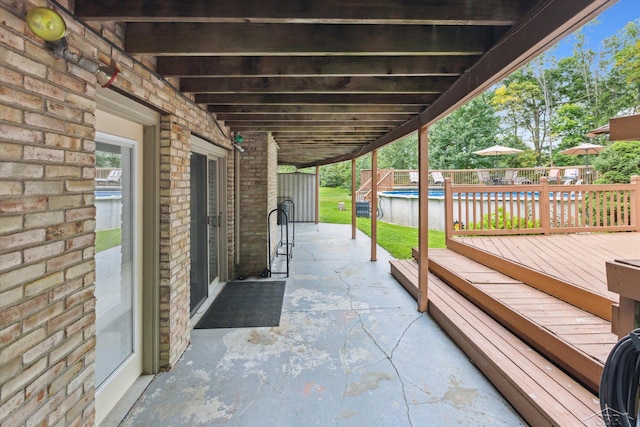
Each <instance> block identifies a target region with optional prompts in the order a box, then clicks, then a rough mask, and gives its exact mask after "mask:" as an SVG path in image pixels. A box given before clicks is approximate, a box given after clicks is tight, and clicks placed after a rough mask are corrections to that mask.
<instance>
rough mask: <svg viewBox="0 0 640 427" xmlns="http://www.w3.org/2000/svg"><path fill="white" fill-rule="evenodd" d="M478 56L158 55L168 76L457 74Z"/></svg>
mask: <svg viewBox="0 0 640 427" xmlns="http://www.w3.org/2000/svg"><path fill="white" fill-rule="evenodd" d="M478 58H479V55H468V56H460V55H456V56H331V57H327V56H300V57H296V59H295V60H294V61H292V60H291V58H290V57H288V56H265V57H260V56H161V57H159V58H158V60H157V71H158V73H160V74H162V75H163V76H169V77H193V76H199V77H238V76H256V77H278V76H285V75H286V76H289V77H310V76H388V75H402V76H458V75H460V74H462V73H463V72H464V71H465V70H466V69H467V68H469V67H470V66H471V65H472V64H473V63H474V62H475V61H476V60H477V59H478Z"/></svg>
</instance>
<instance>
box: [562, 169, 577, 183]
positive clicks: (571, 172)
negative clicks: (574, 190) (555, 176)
mask: <svg viewBox="0 0 640 427" xmlns="http://www.w3.org/2000/svg"><path fill="white" fill-rule="evenodd" d="M576 179H578V169H574V168H571V169H566V170H565V171H564V175H563V176H562V181H563V182H565V183H567V182H569V183H572V182H573V181H575V180H576Z"/></svg>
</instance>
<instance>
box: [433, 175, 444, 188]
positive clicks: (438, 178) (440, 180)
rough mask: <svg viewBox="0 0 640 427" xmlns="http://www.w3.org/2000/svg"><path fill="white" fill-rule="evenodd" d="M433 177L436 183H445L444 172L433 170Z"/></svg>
mask: <svg viewBox="0 0 640 427" xmlns="http://www.w3.org/2000/svg"><path fill="white" fill-rule="evenodd" d="M431 179H433V183H434V184H435V185H444V177H443V176H442V172H431Z"/></svg>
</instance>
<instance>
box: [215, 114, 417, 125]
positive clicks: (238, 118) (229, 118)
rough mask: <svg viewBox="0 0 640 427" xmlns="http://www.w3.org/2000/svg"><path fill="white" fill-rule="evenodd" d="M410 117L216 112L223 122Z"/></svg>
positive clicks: (404, 117)
mask: <svg viewBox="0 0 640 427" xmlns="http://www.w3.org/2000/svg"><path fill="white" fill-rule="evenodd" d="M411 117H412V115H398V114H373V113H364V114H226V113H224V114H218V116H217V118H218V120H223V121H224V122H225V123H231V122H253V121H262V122H267V121H277V122H285V121H295V122H299V121H304V120H309V121H324V122H333V121H338V122H344V121H352V122H354V123H357V122H360V121H366V122H380V121H382V122H401V123H402V122H406V121H407V120H409V119H410V118H411Z"/></svg>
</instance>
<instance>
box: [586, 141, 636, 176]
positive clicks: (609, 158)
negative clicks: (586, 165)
mask: <svg viewBox="0 0 640 427" xmlns="http://www.w3.org/2000/svg"><path fill="white" fill-rule="evenodd" d="M593 167H594V168H595V169H596V170H597V171H598V172H599V174H598V175H599V179H597V180H596V184H614V183H628V182H629V179H630V178H631V176H632V175H640V142H638V141H618V142H616V143H614V144H612V145H610V146H608V147H607V148H606V149H604V150H602V151H601V152H600V155H598V157H596V159H595V160H594V162H593Z"/></svg>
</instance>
